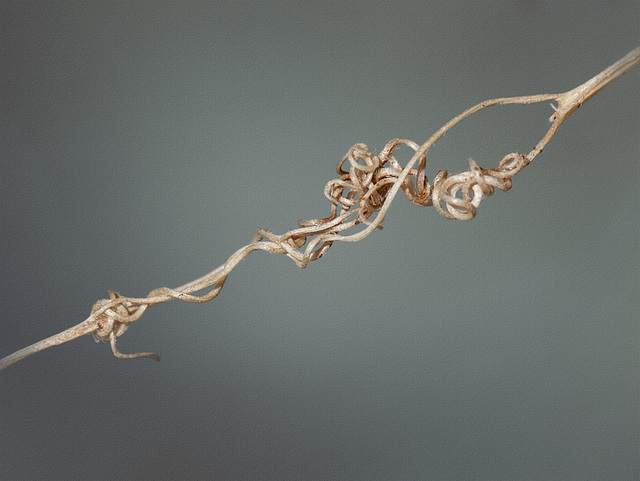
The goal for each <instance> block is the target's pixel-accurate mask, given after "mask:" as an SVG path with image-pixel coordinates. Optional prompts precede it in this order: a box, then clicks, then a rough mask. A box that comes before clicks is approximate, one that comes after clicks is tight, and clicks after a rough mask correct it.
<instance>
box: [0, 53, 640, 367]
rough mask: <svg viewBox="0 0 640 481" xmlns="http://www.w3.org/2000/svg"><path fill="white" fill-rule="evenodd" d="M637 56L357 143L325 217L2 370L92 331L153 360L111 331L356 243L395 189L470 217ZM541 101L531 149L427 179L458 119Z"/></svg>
mask: <svg viewBox="0 0 640 481" xmlns="http://www.w3.org/2000/svg"><path fill="white" fill-rule="evenodd" d="M639 63H640V47H638V48H636V49H634V50H632V51H631V52H629V53H628V54H627V55H625V56H624V57H623V58H621V59H620V60H618V61H617V62H615V63H614V64H613V65H611V66H610V67H608V68H606V69H605V70H603V71H602V72H601V73H599V74H598V75H596V76H595V77H593V78H592V79H591V80H588V81H587V82H585V83H584V84H582V85H580V86H578V87H576V88H574V89H573V90H569V91H568V92H565V93H561V94H543V95H530V96H523V97H509V98H499V99H492V100H486V101H484V102H482V103H480V104H478V105H476V106H474V107H471V108H470V109H468V110H465V111H464V112H462V113H461V114H460V115H458V116H457V117H455V118H453V119H452V120H450V121H449V122H448V123H447V124H445V125H444V126H443V127H442V128H441V129H440V130H438V131H437V132H436V133H435V134H433V135H432V136H431V138H429V140H427V141H426V142H425V143H424V144H422V145H418V144H416V143H415V142H412V141H411V140H406V139H394V140H391V141H390V142H388V143H387V145H386V146H385V147H384V148H383V149H382V151H381V152H380V153H379V154H377V155H376V154H375V153H373V152H370V151H369V148H368V147H367V146H366V145H364V144H355V145H354V146H353V147H351V149H349V152H348V153H347V155H346V156H345V157H344V158H343V159H342V161H341V162H340V163H339V164H338V167H337V169H336V171H337V173H338V175H339V177H338V178H337V179H334V180H331V181H329V182H328V183H327V184H326V186H325V189H324V194H325V196H326V197H327V198H328V199H329V201H331V214H330V215H329V216H328V217H325V218H323V219H312V220H308V221H304V222H300V223H299V226H298V227H297V228H296V229H292V230H290V231H288V232H285V233H284V234H281V235H277V234H274V233H273V232H271V231H268V230H265V229H260V230H258V231H257V232H256V234H255V235H254V236H253V238H252V239H251V242H250V243H249V244H247V245H246V246H244V247H242V248H240V249H238V250H237V251H236V252H234V253H233V254H232V255H231V257H229V258H228V259H227V261H226V262H225V263H224V264H222V265H221V266H220V267H218V268H217V269H215V270H213V271H211V272H210V273H208V274H206V275H205V276H203V277H200V278H199V279H196V280H194V281H192V282H189V283H187V284H184V285H183V286H180V287H177V288H175V289H170V288H168V287H162V288H160V289H155V290H153V291H151V292H150V293H149V295H148V296H147V297H142V298H135V297H123V296H120V295H119V294H118V293H117V292H113V291H109V299H102V300H99V301H98V302H96V303H95V304H94V305H93V308H92V309H91V314H90V316H89V317H88V318H87V319H85V320H84V321H83V322H81V323H80V324H77V325H76V326H73V327H70V328H69V329H67V330H65V331H62V332H60V333H58V334H55V335H53V336H51V337H49V338H47V339H44V340H42V341H39V342H36V343H35V344H32V345H30V346H28V347H25V348H23V349H20V350H19V351H16V352H14V353H13V354H11V355H9V356H6V357H5V358H3V359H0V370H3V369H5V368H7V367H9V366H10V365H12V364H14V363H16V362H18V361H20V360H22V359H24V358H26V357H28V356H31V355H32V354H35V353H37V352H40V351H43V350H44V349H47V348H49V347H52V346H56V345H59V344H63V343H65V342H69V341H72V340H74V339H77V338H79V337H81V336H83V335H85V334H92V335H93V336H94V338H95V339H96V340H100V341H109V342H110V344H111V349H112V351H113V353H114V355H115V356H116V357H119V358H124V359H129V358H134V357H150V358H153V359H156V360H159V358H158V356H156V355H155V354H153V353H150V352H139V353H135V354H123V353H121V352H120V351H119V350H118V349H117V347H116V340H117V338H118V337H120V336H121V335H122V334H124V332H125V331H126V330H127V328H128V327H129V325H130V324H131V323H133V322H135V321H137V320H138V319H140V317H142V315H143V314H144V313H145V311H146V310H147V309H148V308H149V307H151V306H154V305H156V304H160V303H163V302H167V301H169V300H171V299H181V300H183V301H188V302H208V301H210V300H212V299H214V298H216V297H217V296H218V294H219V293H220V290H221V289H222V287H223V286H224V283H225V281H226V280H227V277H228V275H229V274H230V273H231V271H232V270H233V269H234V268H235V267H236V266H237V265H238V264H239V263H240V262H242V261H243V260H244V259H246V258H247V256H248V255H249V254H251V253H252V252H253V251H256V250H263V251H267V252H270V253H272V254H285V255H286V256H287V257H290V258H291V259H292V260H293V261H294V262H295V263H296V264H297V265H298V266H300V267H301V268H304V267H306V266H307V264H308V263H309V262H310V261H314V260H317V259H320V258H321V257H322V256H323V255H324V254H326V253H327V251H328V250H329V248H330V247H331V246H332V245H333V243H334V242H337V241H340V242H357V241H359V240H362V239H364V238H365V237H367V236H368V235H369V234H370V233H371V232H373V230H375V229H378V228H382V225H381V224H382V222H383V220H384V217H385V215H386V213H387V210H388V209H389V206H390V205H391V202H392V201H393V199H394V198H395V196H396V194H397V193H398V191H399V190H401V189H402V191H403V192H404V194H405V195H406V196H407V197H408V198H409V200H411V201H412V202H413V203H415V204H418V205H422V206H430V205H433V206H434V207H435V208H436V209H437V210H438V212H439V213H440V214H441V215H442V216H444V217H445V218H447V219H460V220H469V219H472V218H473V217H475V215H476V211H477V207H478V205H479V204H480V201H481V200H482V199H483V198H484V197H485V196H489V195H492V194H493V192H494V190H495V189H496V188H498V189H500V190H503V191H506V190H509V189H510V188H511V178H512V177H513V176H514V175H515V174H517V173H518V172H520V171H521V170H522V169H523V168H524V167H526V166H527V165H528V164H529V163H531V161H532V160H533V159H534V158H535V157H536V156H537V155H538V154H539V153H541V152H542V150H543V149H544V148H545V146H546V145H547V143H548V142H549V141H550V140H551V138H552V137H553V136H554V135H555V134H556V132H557V131H558V129H559V127H560V126H561V125H562V124H563V123H564V122H565V121H566V120H567V118H569V116H570V115H571V114H573V113H574V112H575V111H576V110H577V109H578V108H580V106H582V105H583V104H584V103H585V102H586V101H588V100H589V99H590V98H591V97H593V96H594V95H596V94H597V93H598V92H600V90H602V89H603V88H604V87H606V86H607V85H608V84H609V83H611V82H613V81H614V80H616V79H617V78H619V77H620V76H622V75H623V74H625V73H626V72H628V71H630V70H631V69H633V68H635V67H636V66H638V64H639ZM547 100H552V101H555V102H556V103H557V106H553V104H552V107H553V108H554V110H555V112H554V113H553V115H552V116H551V118H550V119H549V121H550V122H551V127H550V128H549V130H548V131H547V133H546V134H545V135H544V137H542V139H541V140H540V141H539V142H538V143H537V144H536V146H535V147H534V148H533V150H532V151H531V152H529V153H528V154H521V153H511V154H508V155H506V156H505V157H504V158H503V159H502V160H501V161H500V163H499V164H498V167H494V168H489V169H487V168H483V167H480V166H478V165H477V164H476V163H475V162H474V161H473V159H469V170H467V171H464V172H460V173H457V174H453V175H451V174H449V173H448V172H446V171H440V172H438V174H437V175H436V176H435V178H434V180H433V184H429V180H428V178H427V176H426V173H425V170H426V165H427V152H428V151H429V149H431V147H433V145H434V144H435V143H436V142H437V141H438V140H439V139H440V138H442V136H443V135H444V134H445V133H446V132H447V131H448V130H449V129H451V128H452V127H454V126H455V125H456V124H458V123H459V122H460V121H461V120H463V119H465V118H466V117H468V116H470V115H471V114H473V113H475V112H477V111H479V110H481V109H484V108H487V107H491V106H494V105H507V104H530V103H534V102H542V101H547ZM400 146H406V147H408V148H410V149H411V150H413V151H414V153H413V155H412V157H411V159H410V160H409V162H408V163H407V164H406V166H405V167H402V166H401V164H400V163H399V162H398V160H397V159H396V156H395V151H396V149H398V147H400ZM358 229H359V230H358ZM349 230H351V231H354V232H353V233H349V234H347V233H346V231H349ZM205 289H210V290H209V291H208V292H205V293H204V294H200V295H197V294H196V293H198V292H200V291H204V290H205Z"/></svg>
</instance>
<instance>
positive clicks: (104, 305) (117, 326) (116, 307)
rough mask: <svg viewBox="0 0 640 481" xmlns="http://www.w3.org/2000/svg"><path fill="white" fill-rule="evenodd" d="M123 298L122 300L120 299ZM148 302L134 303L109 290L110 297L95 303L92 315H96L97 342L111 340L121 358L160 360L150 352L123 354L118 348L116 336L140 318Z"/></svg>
mask: <svg viewBox="0 0 640 481" xmlns="http://www.w3.org/2000/svg"><path fill="white" fill-rule="evenodd" d="M120 299H121V300H120ZM147 307H148V306H147V305H146V304H142V305H134V304H133V303H132V302H131V301H128V300H126V298H122V297H120V295H119V294H118V293H117V292H114V291H109V299H101V300H99V301H98V302H96V303H95V304H94V305H93V308H92V309H91V315H92V316H95V318H94V319H95V323H96V329H95V331H93V332H92V334H93V338H94V339H95V340H96V342H99V341H109V342H110V343H111V349H112V350H113V353H114V354H115V355H116V356H117V357H120V358H125V359H130V358H133V357H140V356H145V357H151V358H153V359H155V360H157V361H158V360H160V358H159V357H158V356H156V355H155V354H153V353H150V352H139V353H135V354H123V353H121V352H120V351H118V349H117V348H116V338H118V337H120V336H121V335H122V334H124V332H125V331H126V330H127V327H128V325H129V324H130V323H132V322H134V321H137V320H138V319H140V317H141V316H142V314H143V313H144V311H145V310H146V309H147Z"/></svg>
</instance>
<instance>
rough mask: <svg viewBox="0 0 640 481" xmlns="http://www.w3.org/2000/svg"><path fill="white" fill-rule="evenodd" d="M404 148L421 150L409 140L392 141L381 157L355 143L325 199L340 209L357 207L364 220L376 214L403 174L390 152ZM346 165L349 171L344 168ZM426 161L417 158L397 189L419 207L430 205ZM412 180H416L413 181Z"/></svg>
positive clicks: (329, 186)
mask: <svg viewBox="0 0 640 481" xmlns="http://www.w3.org/2000/svg"><path fill="white" fill-rule="evenodd" d="M400 145H406V146H408V147H409V148H411V149H413V150H414V151H417V150H418V149H419V148H420V147H419V146H418V145H417V144H416V143H415V142H412V141H410V140H405V139H394V140H392V141H391V142H389V143H388V144H387V145H386V146H385V147H384V149H383V150H382V152H380V154H378V155H375V154H374V153H372V152H369V149H368V147H367V146H366V145H365V144H355V145H354V146H353V147H351V149H349V152H348V153H347V155H346V156H345V157H344V158H343V159H342V161H341V162H340V163H339V164H338V167H337V169H336V171H337V172H338V174H339V175H340V178H339V179H336V180H332V181H330V182H328V183H327V185H326V187H325V191H324V192H325V196H326V197H327V198H328V199H329V200H330V201H331V202H333V203H334V205H335V206H340V207H342V208H343V209H350V208H351V207H352V206H356V205H357V206H358V219H359V221H361V222H362V221H365V220H366V219H368V218H369V217H370V216H371V214H373V213H374V212H376V211H379V210H380V209H381V208H382V206H383V205H384V203H385V200H386V199H387V194H388V192H389V190H390V189H391V188H392V187H393V185H394V184H395V183H396V182H397V180H398V178H399V177H400V176H401V175H402V173H403V170H404V169H403V167H402V166H401V165H400V163H399V162H398V161H397V160H396V158H395V156H394V155H393V151H394V149H395V148H396V147H398V146H400ZM347 162H348V164H349V170H348V171H347V170H344V168H343V166H345V164H346V163H347ZM426 163H427V159H426V157H425V155H422V156H421V157H420V162H419V165H418V168H417V169H411V170H410V171H409V172H408V175H407V176H406V177H405V178H404V180H403V182H402V185H401V186H400V187H401V188H402V190H403V191H404V193H405V194H406V196H407V197H408V198H409V199H410V200H411V201H412V202H414V203H416V204H419V205H431V201H430V200H429V199H428V198H429V195H430V194H431V188H430V186H429V182H428V180H427V177H426V175H425V168H426ZM411 177H413V178H414V179H415V182H414V181H412V179H411Z"/></svg>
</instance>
